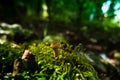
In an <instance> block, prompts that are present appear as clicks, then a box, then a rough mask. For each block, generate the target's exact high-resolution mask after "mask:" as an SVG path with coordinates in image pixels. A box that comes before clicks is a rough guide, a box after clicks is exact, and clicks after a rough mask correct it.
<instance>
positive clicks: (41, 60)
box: [29, 42, 98, 80]
mask: <svg viewBox="0 0 120 80" xmlns="http://www.w3.org/2000/svg"><path fill="white" fill-rule="evenodd" d="M29 49H30V50H31V52H33V54H35V55H36V60H37V61H38V66H39V69H38V73H39V76H40V77H41V78H43V77H44V78H45V79H47V80H98V77H97V73H96V71H95V70H94V68H93V67H92V66H91V65H90V64H89V63H88V61H87V60H86V58H85V56H84V54H83V50H81V45H78V46H76V47H75V48H73V47H72V45H69V44H66V43H62V44H61V48H60V55H59V59H57V60H56V59H55V58H54V49H52V48H51V47H50V43H45V42H33V43H32V44H31V45H29Z"/></svg>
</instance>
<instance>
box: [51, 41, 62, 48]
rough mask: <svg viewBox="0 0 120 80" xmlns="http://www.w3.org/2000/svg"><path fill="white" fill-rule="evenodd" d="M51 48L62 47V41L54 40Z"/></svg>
mask: <svg viewBox="0 0 120 80" xmlns="http://www.w3.org/2000/svg"><path fill="white" fill-rule="evenodd" d="M50 47H51V48H60V47H61V43H60V42H59V41H53V42H51V44H50Z"/></svg>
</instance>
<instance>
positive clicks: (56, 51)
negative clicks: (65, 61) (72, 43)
mask: <svg viewBox="0 0 120 80" xmlns="http://www.w3.org/2000/svg"><path fill="white" fill-rule="evenodd" d="M50 47H51V48H53V50H54V58H55V59H59V54H60V50H59V49H60V47H61V43H60V42H59V41H54V42H51V44H50Z"/></svg>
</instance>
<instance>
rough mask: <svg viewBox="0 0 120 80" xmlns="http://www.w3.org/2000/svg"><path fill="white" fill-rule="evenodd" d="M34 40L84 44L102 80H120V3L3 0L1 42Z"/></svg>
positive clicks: (116, 0) (115, 0)
mask: <svg viewBox="0 0 120 80" xmlns="http://www.w3.org/2000/svg"><path fill="white" fill-rule="evenodd" d="M32 40H41V41H54V40H59V41H65V42H67V43H69V44H72V45H74V46H76V45H77V44H79V43H82V44H83V46H84V48H85V49H86V50H85V52H86V54H89V57H88V60H90V62H91V63H92V64H93V66H94V67H95V68H96V70H97V71H98V73H99V76H100V77H101V76H102V79H101V80H113V79H114V80H118V79H119V78H120V62H119V60H120V0H69V1H67V0H0V43H1V44H3V43H4V42H6V41H11V42H14V43H16V44H20V43H24V42H30V41H32ZM93 62H94V63H93ZM106 62H107V63H108V64H106Z"/></svg>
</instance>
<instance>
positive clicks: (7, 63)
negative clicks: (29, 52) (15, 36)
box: [0, 42, 23, 73]
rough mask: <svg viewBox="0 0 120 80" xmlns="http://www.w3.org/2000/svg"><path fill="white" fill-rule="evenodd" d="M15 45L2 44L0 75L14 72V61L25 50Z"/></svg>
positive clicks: (0, 47)
mask: <svg viewBox="0 0 120 80" xmlns="http://www.w3.org/2000/svg"><path fill="white" fill-rule="evenodd" d="M15 45H16V44H13V43H10V42H6V43H4V44H0V73H1V72H3V73H6V72H12V68H13V62H14V60H15V59H16V58H18V57H20V56H21V53H22V52H23V49H22V48H20V47H17V46H16V47H15Z"/></svg>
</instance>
